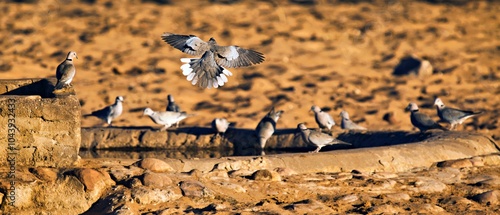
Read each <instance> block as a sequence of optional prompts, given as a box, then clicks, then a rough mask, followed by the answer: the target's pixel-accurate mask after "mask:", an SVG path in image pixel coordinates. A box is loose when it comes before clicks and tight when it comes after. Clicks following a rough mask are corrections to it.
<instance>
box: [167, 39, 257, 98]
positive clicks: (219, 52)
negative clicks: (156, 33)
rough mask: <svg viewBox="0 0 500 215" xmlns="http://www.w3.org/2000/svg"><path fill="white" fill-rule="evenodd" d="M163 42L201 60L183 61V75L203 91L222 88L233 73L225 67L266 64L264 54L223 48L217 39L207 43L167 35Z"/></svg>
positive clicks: (236, 48)
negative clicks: (203, 89) (204, 89)
mask: <svg viewBox="0 0 500 215" xmlns="http://www.w3.org/2000/svg"><path fill="white" fill-rule="evenodd" d="M161 38H162V40H163V41H165V42H167V43H168V44H169V45H171V46H173V47H174V48H176V49H179V50H181V51H183V52H184V53H187V54H190V55H195V56H201V58H181V62H183V63H185V64H184V65H182V66H181V69H182V74H183V75H185V76H187V80H188V81H190V82H191V84H193V85H195V84H197V85H198V86H199V87H201V88H212V87H213V88H218V87H219V86H223V85H224V83H226V82H227V81H228V80H227V76H231V75H232V73H231V72H230V71H229V70H227V69H225V68H224V67H232V68H236V67H245V66H251V65H253V64H259V63H262V62H263V61H264V55H263V54H262V53H259V52H256V51H253V50H250V49H243V48H240V47H238V46H219V45H217V42H215V39H214V38H210V40H209V41H208V42H205V41H203V40H201V39H200V38H198V37H197V36H194V35H178V34H172V33H163V34H162V35H161Z"/></svg>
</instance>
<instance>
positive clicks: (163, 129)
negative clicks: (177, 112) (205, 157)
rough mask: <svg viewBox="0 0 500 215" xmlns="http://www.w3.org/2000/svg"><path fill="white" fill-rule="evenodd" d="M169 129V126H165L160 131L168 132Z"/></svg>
mask: <svg viewBox="0 0 500 215" xmlns="http://www.w3.org/2000/svg"><path fill="white" fill-rule="evenodd" d="M167 128H168V126H167V125H165V126H163V128H161V129H160V131H166V130H167Z"/></svg>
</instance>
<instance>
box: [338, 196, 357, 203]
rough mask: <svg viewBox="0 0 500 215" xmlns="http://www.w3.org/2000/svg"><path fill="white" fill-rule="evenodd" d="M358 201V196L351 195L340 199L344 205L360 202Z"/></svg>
mask: <svg viewBox="0 0 500 215" xmlns="http://www.w3.org/2000/svg"><path fill="white" fill-rule="evenodd" d="M358 199H359V196H358V195H355V194H351V195H345V196H343V197H341V198H340V199H339V201H341V202H342V203H351V202H355V201H358Z"/></svg>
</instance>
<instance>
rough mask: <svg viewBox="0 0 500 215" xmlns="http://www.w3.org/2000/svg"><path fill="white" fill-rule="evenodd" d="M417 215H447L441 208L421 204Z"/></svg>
mask: <svg viewBox="0 0 500 215" xmlns="http://www.w3.org/2000/svg"><path fill="white" fill-rule="evenodd" d="M418 213H419V214H448V213H447V212H446V210H444V209H443V208H442V207H439V206H437V205H432V204H423V205H422V206H420V207H419V208H418Z"/></svg>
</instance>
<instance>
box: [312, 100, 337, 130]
mask: <svg viewBox="0 0 500 215" xmlns="http://www.w3.org/2000/svg"><path fill="white" fill-rule="evenodd" d="M311 111H313V112H314V119H316V123H318V126H319V127H320V128H322V129H323V128H327V129H328V130H331V129H332V127H333V126H334V125H335V121H334V120H333V118H332V116H331V115H330V114H328V113H327V112H324V111H322V110H321V108H319V107H318V106H316V105H313V106H312V107H311Z"/></svg>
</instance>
